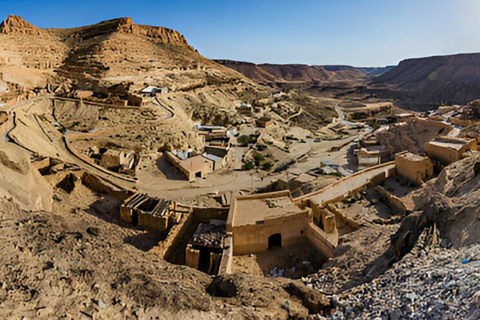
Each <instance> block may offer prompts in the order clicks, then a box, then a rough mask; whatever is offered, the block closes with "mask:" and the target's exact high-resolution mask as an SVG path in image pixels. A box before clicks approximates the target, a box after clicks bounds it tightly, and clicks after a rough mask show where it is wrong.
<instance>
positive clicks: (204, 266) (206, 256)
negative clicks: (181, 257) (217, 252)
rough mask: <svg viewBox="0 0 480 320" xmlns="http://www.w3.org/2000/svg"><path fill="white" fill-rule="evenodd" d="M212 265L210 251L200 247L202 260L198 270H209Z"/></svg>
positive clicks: (199, 262)
mask: <svg viewBox="0 0 480 320" xmlns="http://www.w3.org/2000/svg"><path fill="white" fill-rule="evenodd" d="M209 267H210V251H208V250H205V249H200V260H199V261H198V270H200V271H203V272H205V273H206V272H207V271H208V268H209Z"/></svg>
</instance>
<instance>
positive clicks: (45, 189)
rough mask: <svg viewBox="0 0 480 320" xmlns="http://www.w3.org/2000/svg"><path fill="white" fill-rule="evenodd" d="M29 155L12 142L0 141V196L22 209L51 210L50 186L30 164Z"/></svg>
mask: <svg viewBox="0 0 480 320" xmlns="http://www.w3.org/2000/svg"><path fill="white" fill-rule="evenodd" d="M29 157H30V156H29V154H28V153H27V152H26V151H25V150H23V149H22V148H20V147H18V146H16V145H14V144H12V143H8V142H2V143H0V196H1V197H5V198H8V199H12V200H13V201H14V202H15V203H17V204H18V205H19V206H20V207H21V208H22V209H24V210H51V209H52V187H51V186H50V185H49V184H48V183H47V182H46V181H45V180H44V179H43V178H42V176H41V175H40V173H39V172H38V171H37V170H36V169H35V168H33V166H31V164H30V160H29Z"/></svg>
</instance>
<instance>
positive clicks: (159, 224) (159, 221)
mask: <svg viewBox="0 0 480 320" xmlns="http://www.w3.org/2000/svg"><path fill="white" fill-rule="evenodd" d="M138 225H139V226H145V227H149V228H153V229H155V230H158V231H160V232H165V231H167V230H168V217H167V216H165V217H159V216H154V215H152V214H149V213H147V212H142V211H138Z"/></svg>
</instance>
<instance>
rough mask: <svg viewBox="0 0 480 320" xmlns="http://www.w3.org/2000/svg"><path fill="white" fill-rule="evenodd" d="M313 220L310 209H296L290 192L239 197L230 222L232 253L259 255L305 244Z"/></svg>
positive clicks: (233, 203) (235, 202)
mask: <svg viewBox="0 0 480 320" xmlns="http://www.w3.org/2000/svg"><path fill="white" fill-rule="evenodd" d="M311 219H312V217H311V211H310V209H308V208H305V209H301V208H299V207H297V206H296V205H295V204H294V203H293V201H292V198H291V195H290V191H288V190H287V191H280V192H271V193H263V194H255V195H250V196H243V197H237V198H235V199H234V200H233V201H232V204H231V206H230V211H229V214H228V220H227V233H229V232H230V233H231V234H232V238H233V254H234V255H236V254H249V253H257V252H262V251H266V250H268V249H271V248H272V247H275V246H278V247H283V246H287V245H290V244H295V243H298V242H301V241H305V240H306V228H307V224H308V223H309V222H310V221H311Z"/></svg>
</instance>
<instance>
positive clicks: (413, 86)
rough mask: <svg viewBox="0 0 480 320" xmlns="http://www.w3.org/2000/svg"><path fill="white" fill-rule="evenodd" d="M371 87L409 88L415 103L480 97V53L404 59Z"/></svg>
mask: <svg viewBox="0 0 480 320" xmlns="http://www.w3.org/2000/svg"><path fill="white" fill-rule="evenodd" d="M372 87H376V88H382V87H383V88H385V89H387V91H388V90H393V91H396V93H395V94H397V93H398V92H399V91H401V92H406V93H408V100H405V102H406V103H407V104H408V105H412V106H413V105H420V104H425V105H429V104H440V103H445V104H465V103H468V102H470V101H472V100H474V99H478V98H480V53H469V54H457V55H449V56H435V57H427V58H418V59H407V60H403V61H402V62H400V63H399V64H398V66H397V67H395V68H393V69H391V70H389V71H388V72H385V73H384V74H382V75H380V76H378V77H376V78H373V79H372ZM387 95H388V94H387Z"/></svg>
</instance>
